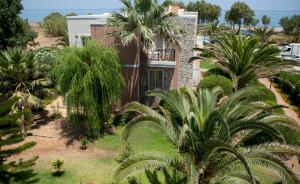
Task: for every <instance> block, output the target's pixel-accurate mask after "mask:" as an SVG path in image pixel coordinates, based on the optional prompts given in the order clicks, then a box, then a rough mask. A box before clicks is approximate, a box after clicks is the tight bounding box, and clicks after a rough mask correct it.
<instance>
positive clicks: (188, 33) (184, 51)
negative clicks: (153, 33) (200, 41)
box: [176, 16, 197, 88]
mask: <svg viewBox="0 0 300 184" xmlns="http://www.w3.org/2000/svg"><path fill="white" fill-rule="evenodd" d="M176 19H177V22H178V23H179V24H180V25H181V27H182V28H184V31H185V34H184V35H182V36H181V38H180V42H181V48H180V59H179V75H178V85H179V87H182V86H185V87H188V88H192V87H193V63H192V62H189V59H190V58H191V57H193V50H192V49H193V48H194V47H195V44H196V32H197V17H195V16H179V17H177V18H176Z"/></svg>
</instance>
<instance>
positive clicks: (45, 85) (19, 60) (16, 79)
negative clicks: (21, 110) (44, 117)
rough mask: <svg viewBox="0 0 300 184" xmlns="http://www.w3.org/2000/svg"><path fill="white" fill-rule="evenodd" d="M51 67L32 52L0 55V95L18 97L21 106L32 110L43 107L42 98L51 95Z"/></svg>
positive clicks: (9, 50) (11, 52)
mask: <svg viewBox="0 0 300 184" xmlns="http://www.w3.org/2000/svg"><path fill="white" fill-rule="evenodd" d="M48 70H49V66H48V65H47V63H46V62H40V60H37V58H36V57H35V54H34V52H32V51H23V50H21V49H19V48H13V49H8V50H6V51H3V52H1V53H0V93H2V94H5V96H6V97H7V96H11V95H13V96H18V97H20V99H19V105H20V106H21V107H28V108H31V109H39V108H41V106H42V103H41V100H40V98H41V97H44V96H46V95H47V94H50V93H51V91H52V90H51V87H52V81H51V80H50V79H49V78H48V77H47V72H48Z"/></svg>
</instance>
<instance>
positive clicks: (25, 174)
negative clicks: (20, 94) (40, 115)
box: [0, 97, 38, 184]
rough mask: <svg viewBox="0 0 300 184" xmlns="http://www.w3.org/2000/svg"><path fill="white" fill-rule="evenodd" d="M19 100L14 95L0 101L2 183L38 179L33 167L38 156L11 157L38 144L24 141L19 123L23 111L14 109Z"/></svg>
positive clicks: (0, 171) (0, 176)
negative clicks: (17, 159) (13, 159)
mask: <svg viewBox="0 0 300 184" xmlns="http://www.w3.org/2000/svg"><path fill="white" fill-rule="evenodd" d="M17 100H18V99H17V98H16V97H12V98H9V99H8V100H4V101H2V100H1V101H0V132H1V133H0V173H1V174H0V183H20V184H21V183H33V182H36V181H38V179H37V178H35V176H36V174H35V173H34V172H33V170H32V169H31V167H32V166H33V165H34V164H35V161H36V160H37V158H38V157H34V158H32V159H30V160H26V161H24V160H22V159H20V160H19V161H12V159H11V158H10V157H11V156H13V155H16V154H19V153H21V152H23V151H25V150H27V149H29V148H31V147H33V146H34V145H35V144H36V143H35V142H26V143H22V142H23V141H24V136H23V133H22V131H21V127H20V125H19V124H18V121H19V120H20V117H21V116H22V113H18V112H17V113H16V111H13V110H12V107H13V105H14V104H15V102H16V101H17ZM12 145H13V146H12Z"/></svg>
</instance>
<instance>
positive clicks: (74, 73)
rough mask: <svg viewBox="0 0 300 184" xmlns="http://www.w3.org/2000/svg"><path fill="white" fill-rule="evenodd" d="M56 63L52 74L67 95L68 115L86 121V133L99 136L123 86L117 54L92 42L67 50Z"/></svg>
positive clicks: (60, 88)
mask: <svg viewBox="0 0 300 184" xmlns="http://www.w3.org/2000/svg"><path fill="white" fill-rule="evenodd" d="M57 61H58V64H56V65H55V66H54V68H53V75H54V78H55V79H56V82H57V88H58V89H59V90H60V91H61V92H62V93H63V94H65V96H66V102H67V108H68V115H71V114H75V117H82V116H83V117H85V118H87V121H86V124H85V127H86V128H87V133H88V134H89V135H90V136H93V137H96V136H98V135H99V134H100V133H102V131H103V130H104V125H105V122H108V120H109V117H110V105H112V104H111V103H112V102H116V101H117V100H118V99H119V97H120V94H121V91H122V88H123V84H124V79H123V76H122V73H121V65H120V61H119V57H118V55H117V52H116V51H115V50H114V49H112V48H104V47H101V46H100V45H99V44H97V43H96V42H92V41H91V42H87V44H86V45H85V46H84V47H83V48H75V47H68V48H65V49H64V50H63V51H62V52H61V53H60V54H59V55H58V56H57ZM70 117H72V116H70Z"/></svg>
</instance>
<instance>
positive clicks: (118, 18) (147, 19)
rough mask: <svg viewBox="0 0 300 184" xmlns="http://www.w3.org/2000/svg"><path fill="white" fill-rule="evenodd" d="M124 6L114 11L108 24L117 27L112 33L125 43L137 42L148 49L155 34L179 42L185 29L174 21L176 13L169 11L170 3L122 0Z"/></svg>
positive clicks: (152, 0)
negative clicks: (117, 11)
mask: <svg viewBox="0 0 300 184" xmlns="http://www.w3.org/2000/svg"><path fill="white" fill-rule="evenodd" d="M121 2H122V4H123V5H124V8H121V11H120V12H119V13H114V14H113V15H112V17H111V18H110V19H109V20H108V23H107V24H108V26H112V27H115V28H116V30H115V32H112V33H111V35H113V36H117V37H118V38H119V39H120V40H121V42H122V44H123V45H128V44H130V43H132V42H136V43H137V45H138V46H139V48H142V49H143V50H147V49H148V48H151V47H152V46H153V44H154V43H153V40H154V36H155V35H159V36H163V37H164V38H165V39H166V40H168V41H169V42H171V43H176V44H179V41H178V40H179V37H178V36H180V34H181V33H183V31H182V30H181V29H180V28H179V26H177V25H176V23H175V22H174V18H175V17H176V15H175V14H173V13H169V12H167V6H168V5H169V3H163V4H162V5H160V4H158V2H157V0H135V1H133V2H132V1H131V0H121Z"/></svg>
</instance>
